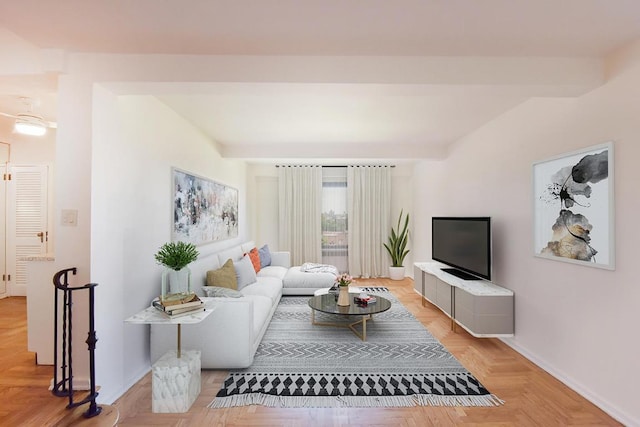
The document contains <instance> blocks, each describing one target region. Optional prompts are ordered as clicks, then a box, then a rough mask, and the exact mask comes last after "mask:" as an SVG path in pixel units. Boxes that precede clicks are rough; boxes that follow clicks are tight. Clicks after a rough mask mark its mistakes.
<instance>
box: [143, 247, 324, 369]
mask: <svg viewBox="0 0 640 427" xmlns="http://www.w3.org/2000/svg"><path fill="white" fill-rule="evenodd" d="M254 247H256V245H255V243H254V242H246V243H244V244H242V245H237V246H234V247H232V248H229V249H226V250H223V251H221V252H218V253H213V254H209V255H207V256H204V257H201V258H199V259H198V260H197V261H195V262H193V263H191V264H190V265H189V268H190V269H191V283H192V288H193V290H194V291H196V293H197V294H198V295H199V296H200V297H201V298H202V299H203V300H204V301H205V303H206V304H207V306H208V307H210V308H212V309H213V310H214V311H213V313H211V315H209V316H208V317H207V318H206V319H205V320H203V321H202V322H200V323H198V324H195V325H184V326H183V327H182V328H181V342H182V348H183V349H184V350H200V351H201V365H202V368H203V369H230V368H245V367H248V366H250V365H251V364H252V363H253V357H254V355H255V352H256V349H257V348H258V344H260V341H261V340H262V336H263V335H264V333H265V331H266V329H267V326H268V325H269V322H270V321H271V317H272V316H273V313H274V311H275V309H276V307H277V305H278V302H279V301H280V297H281V296H282V295H283V294H292V295H313V294H314V292H315V291H316V290H317V289H319V288H323V287H329V286H331V284H332V283H333V281H334V277H335V276H333V275H332V274H330V273H303V272H301V271H300V268H299V267H291V265H290V264H291V261H290V254H289V253H288V252H271V265H270V266H267V267H264V268H262V269H261V270H260V271H259V272H258V274H257V277H256V282H255V283H252V284H250V285H247V286H245V287H243V288H241V289H240V291H239V292H240V293H241V294H242V296H240V297H205V296H204V292H203V291H202V287H203V286H205V285H206V275H207V271H209V270H215V269H218V268H220V266H222V265H223V264H224V263H225V262H226V261H227V260H228V259H232V260H234V261H237V260H239V259H240V258H242V256H243V255H244V254H245V253H247V252H249V251H250V250H251V249H252V248H254ZM284 283H286V284H287V287H286V288H285V287H284ZM176 334H177V328H176V327H175V325H151V362H152V363H154V362H155V361H156V360H158V359H159V358H160V357H161V356H162V355H163V354H165V353H166V352H167V351H169V350H175V348H176V342H177V336H176Z"/></svg>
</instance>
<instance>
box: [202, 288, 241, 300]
mask: <svg viewBox="0 0 640 427" xmlns="http://www.w3.org/2000/svg"><path fill="white" fill-rule="evenodd" d="M202 291H203V292H204V294H205V295H206V296H208V297H220V298H240V297H241V296H243V294H242V292H240V291H236V290H235V289H229V288H223V287H220V286H203V287H202Z"/></svg>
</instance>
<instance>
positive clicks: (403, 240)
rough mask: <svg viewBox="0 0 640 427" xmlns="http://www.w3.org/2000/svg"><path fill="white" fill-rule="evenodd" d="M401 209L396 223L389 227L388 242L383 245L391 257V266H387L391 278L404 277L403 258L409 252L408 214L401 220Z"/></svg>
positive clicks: (398, 278) (400, 278)
mask: <svg viewBox="0 0 640 427" xmlns="http://www.w3.org/2000/svg"><path fill="white" fill-rule="evenodd" d="M403 213H404V212H403V211H402V210H401V211H400V216H399V217H398V224H397V225H396V227H395V228H393V227H391V234H390V235H389V240H388V243H384V247H385V249H386V250H387V252H388V253H389V256H390V257H391V267H389V278H391V279H392V280H402V279H404V265H403V263H404V259H405V257H406V256H407V254H408V253H409V249H407V241H408V240H409V214H407V215H406V216H405V218H404V222H403V220H402V215H403Z"/></svg>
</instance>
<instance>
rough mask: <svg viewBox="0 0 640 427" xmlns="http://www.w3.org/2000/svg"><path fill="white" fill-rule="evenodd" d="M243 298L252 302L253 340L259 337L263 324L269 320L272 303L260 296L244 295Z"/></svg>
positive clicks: (269, 299)
mask: <svg viewBox="0 0 640 427" xmlns="http://www.w3.org/2000/svg"><path fill="white" fill-rule="evenodd" d="M245 298H248V299H251V300H252V301H253V333H252V334H251V336H252V337H253V338H254V339H255V338H257V337H259V336H260V332H261V331H262V329H263V328H264V326H265V323H266V322H267V321H268V320H269V314H270V313H271V311H272V310H271V309H272V308H273V301H271V298H269V297H265V296H262V295H246V296H245Z"/></svg>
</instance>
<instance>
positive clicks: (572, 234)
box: [533, 142, 615, 270]
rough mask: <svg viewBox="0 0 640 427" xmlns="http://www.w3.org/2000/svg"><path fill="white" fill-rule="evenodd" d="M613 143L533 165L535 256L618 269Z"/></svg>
mask: <svg viewBox="0 0 640 427" xmlns="http://www.w3.org/2000/svg"><path fill="white" fill-rule="evenodd" d="M613 172H614V168H613V143H612V142H608V143H605V144H601V145H597V146H594V147H589V148H585V149H583V150H578V151H574V152H572V153H567V154H563V155H561V156H557V157H554V158H552V159H548V160H544V161H541V162H537V163H534V165H533V199H534V200H533V203H534V246H535V247H534V252H535V255H536V256H539V257H543V258H549V259H553V260H557V261H565V262H571V263H577V264H581V265H585V266H590V267H598V268H606V269H610V270H613V269H614V268H615V257H614V249H615V247H614V219H615V216H614V200H613V195H614V193H613Z"/></svg>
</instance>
